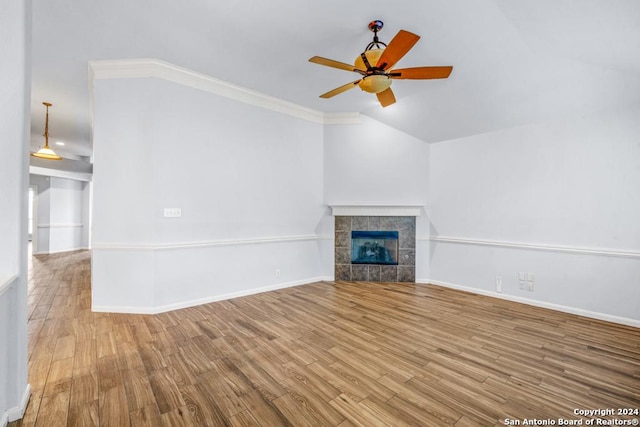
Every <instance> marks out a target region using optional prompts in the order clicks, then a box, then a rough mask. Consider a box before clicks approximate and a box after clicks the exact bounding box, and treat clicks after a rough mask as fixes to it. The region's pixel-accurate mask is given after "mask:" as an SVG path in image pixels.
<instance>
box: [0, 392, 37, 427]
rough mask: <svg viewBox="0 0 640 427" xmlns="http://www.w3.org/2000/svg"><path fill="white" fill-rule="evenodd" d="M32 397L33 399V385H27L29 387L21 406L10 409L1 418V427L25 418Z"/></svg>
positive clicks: (23, 396)
mask: <svg viewBox="0 0 640 427" xmlns="http://www.w3.org/2000/svg"><path fill="white" fill-rule="evenodd" d="M30 397H31V385H30V384H27V387H25V389H24V393H23V394H22V399H21V400H20V405H19V406H16V407H13V408H9V409H8V410H7V411H6V412H5V413H4V414H3V415H2V416H1V417H0V427H6V425H7V424H8V423H10V422H13V421H17V420H19V419H20V418H22V417H24V413H25V411H26V410H27V405H28V404H29V398H30Z"/></svg>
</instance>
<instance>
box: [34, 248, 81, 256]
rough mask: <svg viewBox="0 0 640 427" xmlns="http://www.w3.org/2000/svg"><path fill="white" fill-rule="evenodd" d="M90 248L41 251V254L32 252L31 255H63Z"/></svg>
mask: <svg viewBox="0 0 640 427" xmlns="http://www.w3.org/2000/svg"><path fill="white" fill-rule="evenodd" d="M89 249H91V248H87V247H80V248H69V249H59V250H57V251H42V252H33V253H32V255H53V254H64V253H67V252H77V251H87V250H89Z"/></svg>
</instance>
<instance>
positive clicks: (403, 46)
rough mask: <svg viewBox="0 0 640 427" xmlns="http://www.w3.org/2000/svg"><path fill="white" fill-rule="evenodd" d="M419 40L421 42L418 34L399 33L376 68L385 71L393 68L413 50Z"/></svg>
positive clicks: (385, 50) (383, 53)
mask: <svg viewBox="0 0 640 427" xmlns="http://www.w3.org/2000/svg"><path fill="white" fill-rule="evenodd" d="M418 40H420V36H419V35H417V34H413V33H410V32H409V31H405V30H400V31H398V34H396V36H395V37H394V38H393V39H391V41H390V42H389V44H388V45H387V47H386V48H385V49H384V51H383V52H382V55H381V56H380V59H379V60H378V63H377V64H376V67H378V68H380V69H383V70H388V69H390V68H392V67H393V66H394V65H395V63H396V62H398V61H399V60H400V58H402V57H403V56H404V55H405V54H406V53H407V52H409V50H411V48H412V47H413V45H415V44H416V43H417V42H418Z"/></svg>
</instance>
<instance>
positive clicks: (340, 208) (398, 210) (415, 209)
mask: <svg viewBox="0 0 640 427" xmlns="http://www.w3.org/2000/svg"><path fill="white" fill-rule="evenodd" d="M329 207H330V208H331V211H332V214H333V216H420V214H421V213H422V210H423V209H424V208H425V205H374V204H371V205H363V204H352V205H347V204H330V205H329Z"/></svg>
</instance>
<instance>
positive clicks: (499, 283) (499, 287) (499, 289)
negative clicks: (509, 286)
mask: <svg viewBox="0 0 640 427" xmlns="http://www.w3.org/2000/svg"><path fill="white" fill-rule="evenodd" d="M496 292H502V277H500V276H496Z"/></svg>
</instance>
